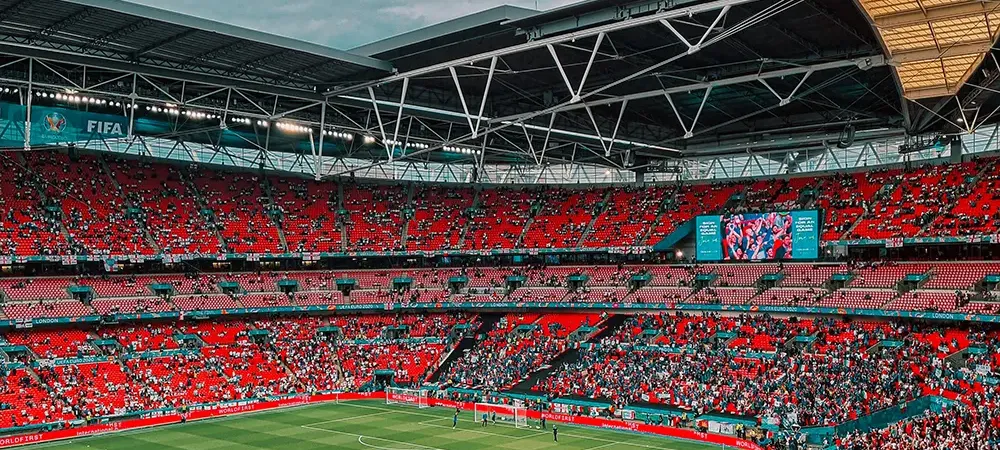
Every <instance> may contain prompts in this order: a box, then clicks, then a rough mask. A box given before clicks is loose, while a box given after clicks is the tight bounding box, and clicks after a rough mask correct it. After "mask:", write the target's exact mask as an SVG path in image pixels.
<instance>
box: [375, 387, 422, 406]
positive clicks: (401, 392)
mask: <svg viewBox="0 0 1000 450" xmlns="http://www.w3.org/2000/svg"><path fill="white" fill-rule="evenodd" d="M385 404H386V405H409V406H416V407H417V408H426V407H427V391H423V390H419V389H402V388H392V387H391V388H386V389H385Z"/></svg>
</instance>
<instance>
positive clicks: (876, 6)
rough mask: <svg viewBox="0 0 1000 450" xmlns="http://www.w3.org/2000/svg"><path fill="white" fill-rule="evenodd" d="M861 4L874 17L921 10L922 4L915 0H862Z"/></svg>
mask: <svg viewBox="0 0 1000 450" xmlns="http://www.w3.org/2000/svg"><path fill="white" fill-rule="evenodd" d="M861 6H863V7H864V8H865V10H866V11H868V14H871V15H872V17H878V16H884V15H888V14H897V13H901V12H908V11H920V5H918V4H917V2H915V1H914V0H861Z"/></svg>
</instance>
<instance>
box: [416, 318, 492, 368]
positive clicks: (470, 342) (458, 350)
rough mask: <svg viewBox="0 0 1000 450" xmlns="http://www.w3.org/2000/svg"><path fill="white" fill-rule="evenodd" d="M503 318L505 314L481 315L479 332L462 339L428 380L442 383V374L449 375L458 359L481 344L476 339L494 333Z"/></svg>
mask: <svg viewBox="0 0 1000 450" xmlns="http://www.w3.org/2000/svg"><path fill="white" fill-rule="evenodd" d="M501 317H503V314H481V315H480V316H479V323H480V325H479V331H477V332H476V333H475V334H473V335H472V336H466V337H464V338H462V341H461V342H459V343H458V346H457V347H455V350H452V352H451V354H449V355H448V358H447V359H445V360H444V362H443V363H441V365H440V366H438V368H437V370H435V371H434V373H432V374H431V376H430V377H428V378H427V379H428V380H431V381H442V380H440V378H441V374H443V373H447V372H448V369H449V368H450V367H451V365H452V364H454V363H455V361H457V360H458V358H461V357H462V356H463V355H465V352H467V351H469V349H471V348H472V347H475V346H476V343H477V342H479V341H478V339H476V336H478V335H480V334H486V333H489V332H490V331H493V328H495V327H496V326H497V322H499V321H500V318H501Z"/></svg>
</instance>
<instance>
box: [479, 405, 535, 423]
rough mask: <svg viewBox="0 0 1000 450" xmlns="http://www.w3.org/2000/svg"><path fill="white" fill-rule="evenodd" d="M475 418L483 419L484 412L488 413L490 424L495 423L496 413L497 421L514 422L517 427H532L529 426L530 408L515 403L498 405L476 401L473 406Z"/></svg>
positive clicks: (480, 420)
mask: <svg viewBox="0 0 1000 450" xmlns="http://www.w3.org/2000/svg"><path fill="white" fill-rule="evenodd" d="M472 412H473V414H474V415H473V416H472V417H473V419H474V420H475V421H476V422H477V423H481V422H482V421H483V414H486V417H487V419H488V422H489V424H491V425H492V424H493V414H494V413H496V422H497V423H503V424H512V425H514V427H515V428H530V427H529V426H528V408H525V407H523V406H514V405H496V404H493V403H476V404H475V405H473V408H472Z"/></svg>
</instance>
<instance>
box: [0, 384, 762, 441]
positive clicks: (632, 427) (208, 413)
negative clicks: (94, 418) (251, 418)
mask: <svg viewBox="0 0 1000 450" xmlns="http://www.w3.org/2000/svg"><path fill="white" fill-rule="evenodd" d="M384 398H385V394H384V393H382V392H368V393H362V394H318V395H302V396H298V397H289V398H285V399H281V400H274V401H266V402H253V401H247V402H233V403H227V404H224V405H212V406H197V407H192V408H191V411H190V412H189V413H188V415H187V420H202V419H210V418H213V417H221V416H229V415H233V414H242V413H248V412H256V411H265V410H268V409H276V408H287V407H292V406H302V405H308V404H311V403H326V402H331V401H335V400H336V401H349V400H371V399H384ZM428 401H429V403H430V405H432V406H441V407H444V408H449V409H450V408H456V407H457V408H461V409H464V410H472V409H473V407H474V403H471V402H454V401H451V400H436V399H433V398H431V399H428ZM541 417H545V420H550V421H553V422H560V423H567V424H571V425H582V426H589V427H596V428H603V429H606V430H617V431H629V432H635V433H647V434H655V435H658V436H666V437H671V438H676V439H687V440H691V441H699V442H708V443H711V444H716V445H725V446H729V447H735V448H742V449H747V450H763V449H762V448H761V447H760V446H759V445H757V444H755V443H753V442H750V441H746V440H743V439H737V438H736V437H733V436H726V435H720V434H712V433H702V432H699V431H695V430H689V429H685V428H673V427H665V426H658V425H646V424H644V423H638V422H626V421H622V420H609V419H601V418H596V417H586V416H573V415H569V414H557V413H550V412H539V411H528V418H530V419H535V420H537V419H539V418H541ZM180 421H181V417H180V415H178V414H166V415H163V416H158V417H151V418H146V419H132V420H124V421H121V422H114V423H107V424H100V425H88V426H84V427H80V428H67V429H63V430H56V431H48V432H42V433H31V434H22V435H18V436H8V437H0V448H5V447H14V446H18V445H26V444H37V443H40V442H48V441H55V440H60V439H73V438H79V437H84V436H91V435H97V434H105V433H114V432H118V431H124V430H134V429H136V428H146V427H153V426H158V425H167V424H172V423H179V422H180Z"/></svg>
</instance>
